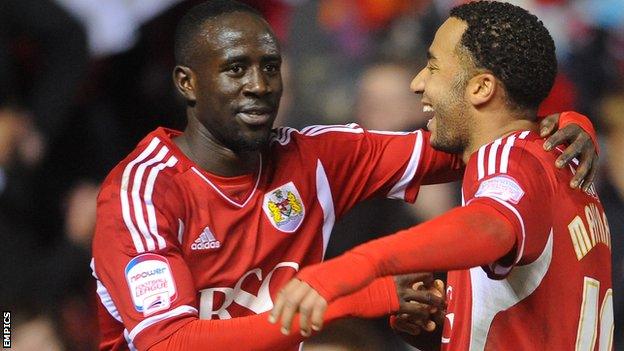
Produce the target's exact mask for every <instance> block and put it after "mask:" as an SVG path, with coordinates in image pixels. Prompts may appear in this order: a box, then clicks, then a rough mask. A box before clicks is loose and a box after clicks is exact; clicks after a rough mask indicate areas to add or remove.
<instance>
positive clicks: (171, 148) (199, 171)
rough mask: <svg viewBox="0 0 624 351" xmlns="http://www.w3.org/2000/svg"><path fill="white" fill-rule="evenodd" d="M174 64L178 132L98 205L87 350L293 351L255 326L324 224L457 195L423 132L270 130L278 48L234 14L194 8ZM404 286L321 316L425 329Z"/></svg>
mask: <svg viewBox="0 0 624 351" xmlns="http://www.w3.org/2000/svg"><path fill="white" fill-rule="evenodd" d="M175 50H176V61H177V66H176V67H175V68H174V71H173V79H174V83H175V86H176V88H177V89H178V91H179V92H180V94H181V95H182V96H183V97H184V98H185V100H186V103H187V110H186V117H187V120H188V125H187V127H186V129H185V130H184V132H179V131H175V130H170V129H165V128H159V129H157V130H155V131H154V132H152V133H150V134H149V135H148V136H147V137H145V139H143V140H142V141H141V142H140V143H139V144H138V146H137V147H136V149H135V150H134V151H133V152H132V153H131V154H130V155H129V156H128V157H126V158H125V159H124V160H123V161H122V162H121V163H120V164H119V165H118V166H117V167H115V168H114V169H113V170H112V171H111V173H110V174H109V176H108V177H107V179H106V180H105V181H104V183H103V185H102V190H101V192H100V194H99V197H98V214H97V224H96V233H95V237H94V240H93V257H94V260H93V272H94V276H95V277H96V279H97V280H98V294H99V296H100V298H101V302H102V303H101V304H100V307H101V311H100V312H101V313H100V316H99V318H100V325H101V330H102V335H103V339H102V343H101V349H106V350H125V349H139V350H146V349H150V350H203V349H208V348H209V349H214V350H293V349H296V348H297V347H298V344H299V342H300V341H301V339H302V335H301V334H300V333H299V330H298V328H296V327H295V328H293V329H291V330H296V331H297V332H296V333H293V334H291V335H290V336H284V335H282V334H281V333H280V330H279V328H278V327H277V326H275V325H272V324H270V323H269V322H268V321H267V318H268V311H269V310H270V309H271V308H272V307H273V301H274V299H275V297H276V294H277V292H278V291H279V289H280V288H281V287H282V286H283V285H284V284H285V283H286V282H287V281H288V280H289V279H291V278H292V277H293V276H294V275H295V274H296V272H297V271H298V270H299V269H300V268H302V267H305V266H308V265H311V264H314V263H318V262H320V261H321V260H322V258H323V255H324V253H325V250H326V248H327V244H328V241H329V239H330V235H331V230H332V226H333V224H334V222H335V221H336V220H337V219H338V218H340V217H341V216H342V215H343V214H344V213H345V212H346V211H348V210H349V209H350V208H351V207H353V206H354V205H355V204H356V203H358V202H360V201H362V200H364V199H366V198H369V197H372V196H386V197H390V198H395V199H401V200H406V201H414V199H415V197H416V194H417V192H418V188H419V186H420V185H421V184H427V183H432V182H443V181H449V180H455V179H458V178H459V177H460V176H461V173H462V172H463V170H462V168H461V167H460V162H459V158H458V157H457V156H454V155H450V154H446V153H442V152H438V151H435V150H433V149H432V148H430V147H428V140H429V135H428V133H426V132H424V131H415V132H410V133H389V132H374V131H367V130H364V129H362V128H360V127H359V126H357V125H354V124H351V125H346V126H311V127H307V128H304V129H303V130H301V131H298V130H295V129H291V128H278V129H272V124H273V121H274V119H275V116H276V113H277V109H278V106H279V101H280V96H281V94H282V80H281V74H280V63H281V53H280V47H279V44H278V42H277V39H276V38H275V35H274V34H273V32H272V31H271V29H270V28H269V26H268V24H267V23H266V21H265V20H264V19H263V18H262V17H261V16H260V15H259V14H258V13H257V12H256V11H255V10H253V9H251V8H249V7H247V6H245V5H242V4H240V3H237V2H233V1H226V0H214V1H210V2H206V3H204V4H201V5H198V6H197V7H195V8H193V9H192V10H191V11H190V12H189V13H188V14H187V15H185V16H184V17H183V18H182V19H181V21H180V24H179V27H178V31H177V33H176V49H175ZM571 127H573V126H571ZM574 128H576V129H574ZM570 130H572V131H573V132H572V133H571V134H573V135H581V137H582V138H581V140H584V141H585V143H583V142H581V143H580V144H579V143H576V144H573V147H572V149H571V150H572V153H571V154H575V151H577V152H578V151H579V150H583V152H584V154H588V155H589V156H593V155H594V150H593V148H592V143H591V142H590V141H589V139H588V137H587V134H586V133H579V132H578V130H579V129H578V127H573V128H572V129H570V128H568V129H567V131H568V133H569V132H570ZM574 131H576V132H574ZM557 135H559V136H561V135H565V133H563V134H561V133H559V134H557ZM588 160H589V164H590V165H591V162H592V159H591V157H590V158H589V159H588ZM553 162H554V161H553ZM587 170H589V168H587ZM580 173H582V172H580ZM585 175H587V172H585V173H582V174H579V177H580V178H583V177H584V176H585ZM405 279H408V280H410V279H411V280H413V281H414V282H415V281H420V280H426V279H427V275H417V276H413V277H407V278H403V280H397V282H396V283H395V281H394V280H393V279H392V278H391V277H384V278H381V279H377V280H374V281H372V282H371V283H370V284H367V285H366V286H365V287H364V288H363V289H362V290H360V291H358V292H355V293H354V294H351V295H348V296H346V297H345V298H344V299H339V300H337V301H335V302H333V303H332V304H331V305H330V306H329V310H330V311H329V312H328V314H327V316H326V317H327V318H326V321H330V320H333V319H335V318H339V317H344V316H360V317H375V316H382V315H385V314H390V313H396V312H399V311H400V312H401V313H414V314H417V313H421V314H423V310H422V309H421V308H420V307H418V305H417V304H412V303H408V302H407V301H409V300H420V301H427V300H428V299H430V298H432V299H434V300H435V296H434V295H432V293H429V292H427V291H414V290H412V289H411V288H410V286H411V284H405ZM437 300H438V301H437V302H438V303H441V301H440V299H439V298H438V299H437ZM426 311H428V309H425V312H426ZM424 314H426V313H424ZM302 332H303V334H305V335H308V333H307V332H308V330H307V329H306V330H303V331H302Z"/></svg>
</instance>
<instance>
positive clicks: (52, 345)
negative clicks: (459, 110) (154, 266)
mask: <svg viewBox="0 0 624 351" xmlns="http://www.w3.org/2000/svg"><path fill="white" fill-rule="evenodd" d="M198 2H199V1H196V0H187V1H182V0H2V1H0V264H1V268H0V283H1V289H0V307H1V308H2V310H3V311H5V310H9V311H11V312H12V323H13V325H12V327H13V335H12V336H13V348H14V349H16V350H63V349H64V350H92V349H94V348H95V347H96V342H97V322H96V318H95V306H96V304H97V303H98V301H97V298H96V296H95V293H94V290H95V289H94V285H95V284H94V281H93V280H92V279H91V278H90V270H89V260H90V241H91V235H92V232H93V224H94V218H95V197H96V195H97V191H98V183H99V182H100V181H101V180H102V179H103V177H104V176H105V175H106V173H107V172H108V170H110V169H111V168H112V167H113V166H114V165H115V164H116V163H117V162H118V161H119V160H120V159H121V158H122V157H124V156H125V154H126V153H127V152H129V151H130V150H131V149H132V147H133V146H134V145H135V143H136V142H137V141H138V140H140V139H141V138H142V137H143V136H144V135H145V134H147V133H148V132H149V131H151V130H152V129H154V128H155V127H156V126H159V125H165V126H169V127H173V128H182V127H183V125H184V109H183V104H182V101H181V99H180V98H178V97H177V96H176V95H175V93H174V90H173V86H172V84H171V69H172V67H173V64H174V61H173V55H172V52H173V50H172V46H173V42H172V38H173V30H174V28H175V23H176V21H177V19H179V18H180V16H181V14H183V13H184V12H185V10H186V9H188V8H189V7H191V6H192V5H194V4H196V3H198ZM246 2H247V3H249V4H251V5H252V6H255V7H256V8H258V9H259V10H260V11H262V12H263V13H264V14H265V16H266V17H267V18H268V20H269V22H270V23H271V25H272V27H273V28H274V29H275V31H276V33H277V35H278V36H279V38H280V39H281V41H282V43H283V51H284V56H285V63H284V69H283V75H284V81H285V91H284V97H283V100H282V106H281V110H280V115H279V117H278V121H277V124H279V125H288V126H293V127H302V126H304V125H308V124H319V123H344V122H349V121H357V122H358V123H360V124H362V125H363V126H365V127H369V128H373V129H389V130H410V129H414V128H418V127H423V126H424V125H425V123H426V121H425V120H424V118H423V116H422V112H420V111H421V110H422V108H421V106H420V103H419V99H418V98H417V97H415V96H414V95H413V94H411V93H410V92H409V89H408V84H409V81H410V80H411V78H412V77H413V76H414V74H415V73H416V72H417V71H418V69H419V67H421V66H422V65H423V63H424V60H425V53H426V48H427V46H428V44H429V43H430V42H431V40H432V38H433V35H434V33H435V30H436V28H437V26H438V25H439V24H440V23H441V21H443V20H444V18H445V17H446V14H447V12H448V9H449V8H450V7H451V6H453V5H454V4H456V3H457V2H458V1H454V0H439V1H431V0H318V1H312V0H248V1H246ZM513 3H516V4H518V5H520V6H523V7H525V8H527V9H529V10H530V11H532V12H533V13H535V14H537V15H538V16H539V17H540V18H541V19H542V20H543V21H544V23H545V24H546V26H547V27H548V28H549V30H550V31H551V34H552V35H553V37H554V38H555V41H556V45H557V55H558V58H559V62H560V71H559V76H558V78H557V81H556V86H555V88H554V90H553V92H552V94H551V97H550V98H549V99H548V101H547V102H546V103H545V104H544V106H543V107H542V112H550V111H559V110H566V109H575V110H578V111H581V112H583V113H585V114H587V115H589V116H590V117H591V118H592V120H593V122H594V124H595V125H596V126H597V128H598V131H599V133H600V136H601V143H602V153H601V163H602V165H601V169H600V174H599V177H598V180H597V185H598V189H599V193H600V195H601V196H602V199H603V202H604V206H605V208H606V210H607V215H608V218H609V221H610V225H611V232H612V237H613V240H612V243H613V253H614V262H613V263H614V266H613V272H614V286H615V293H614V295H615V315H616V330H615V336H616V340H617V341H616V342H617V343H618V344H617V345H618V346H616V350H624V331H622V329H621V326H622V323H623V322H624V298H623V296H622V292H623V291H624V290H623V288H624V237H623V235H624V137H622V135H623V134H624V0H520V1H513ZM456 193H457V184H455V185H441V186H433V187H426V189H424V190H423V192H422V194H421V196H420V197H419V200H418V203H417V204H416V205H415V206H408V205H404V204H400V203H394V202H390V201H383V200H381V201H379V200H376V201H373V202H369V203H365V204H363V205H362V206H360V207H358V208H357V209H356V211H354V212H353V213H352V214H350V215H349V216H347V218H345V219H344V220H343V221H342V222H341V223H339V224H338V225H337V227H336V229H335V231H336V233H335V235H334V236H333V238H334V239H336V240H333V241H332V243H331V246H330V249H329V254H330V255H335V254H338V253H340V252H342V251H343V250H345V249H346V248H348V247H351V246H353V245H354V244H355V243H357V242H358V241H361V240H363V239H362V238H363V237H364V238H372V237H374V236H375V235H379V234H383V233H389V232H392V231H394V230H396V229H399V228H403V227H406V226H409V225H411V224H414V223H417V222H418V221H422V220H425V219H427V218H431V217H432V216H435V215H437V214H439V213H441V212H444V211H445V210H447V209H449V208H450V207H452V206H454V205H456V204H457V201H458V199H457V196H456V195H455V194H456ZM562 293H565V292H562ZM383 324H384V321H377V322H372V323H371V322H361V321H348V322H345V323H342V324H341V325H339V326H337V327H336V329H335V330H334V331H333V332H332V333H328V334H326V335H325V336H324V337H323V338H319V340H317V342H316V345H315V346H314V345H311V346H310V347H309V348H308V349H309V350H391V349H396V350H401V349H407V348H405V347H404V346H401V345H400V344H399V343H398V342H397V341H396V340H395V339H393V338H392V337H390V336H389V334H388V331H387V330H385V329H384V328H383ZM618 326H619V328H618Z"/></svg>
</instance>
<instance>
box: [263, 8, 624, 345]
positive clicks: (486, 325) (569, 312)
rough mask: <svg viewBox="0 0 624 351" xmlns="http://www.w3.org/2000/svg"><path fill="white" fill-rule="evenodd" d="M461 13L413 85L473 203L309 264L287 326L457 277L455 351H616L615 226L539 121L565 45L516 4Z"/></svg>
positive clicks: (448, 332)
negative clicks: (378, 293) (393, 288)
mask: <svg viewBox="0 0 624 351" xmlns="http://www.w3.org/2000/svg"><path fill="white" fill-rule="evenodd" d="M450 14H451V17H450V18H449V19H448V20H447V21H446V22H444V24H442V26H441V27H440V28H439V29H438V31H437V33H436V35H435V39H434V41H433V43H432V44H431V47H430V49H429V60H428V63H427V66H426V67H425V68H423V69H422V70H421V71H420V72H419V73H418V75H417V76H416V77H415V78H414V80H413V81H412V84H411V88H412V90H413V91H414V92H416V93H417V94H421V95H422V100H423V104H424V105H425V106H426V109H427V110H431V111H433V112H434V115H433V118H432V119H431V121H430V123H429V129H430V130H431V137H430V140H429V141H430V143H431V145H432V146H433V147H434V148H436V149H438V150H443V151H446V152H452V153H458V154H459V155H461V158H462V160H463V162H464V164H466V172H465V174H464V179H463V184H462V199H463V206H462V207H459V208H456V209H453V210H451V211H449V212H448V213H446V214H444V215H442V216H440V217H438V218H435V219H433V220H431V221H428V222H425V223H423V224H421V225H419V226H416V227H413V228H410V229H407V230H405V231H402V232H399V233H397V234H395V235H392V236H389V237H385V238H382V239H378V240H376V241H373V242H369V243H367V244H363V245H361V246H359V247H356V248H355V249H353V250H351V251H349V252H347V253H345V254H344V255H343V256H340V257H338V258H335V259H333V260H329V261H327V262H325V263H321V264H319V265H315V266H311V267H307V268H304V269H303V270H302V271H301V272H300V273H299V274H298V275H297V277H298V279H293V280H292V281H290V282H289V283H288V284H287V285H286V287H285V288H284V289H283V290H282V292H281V293H280V294H279V295H278V299H277V301H276V302H275V307H274V310H273V312H272V316H271V320H273V321H278V320H281V323H282V325H284V326H286V328H287V327H288V325H289V324H290V322H291V321H292V320H293V313H294V312H295V311H297V310H299V311H301V315H300V317H299V320H300V326H301V327H302V328H303V329H308V328H313V329H317V330H318V329H320V327H321V326H322V324H323V321H322V319H321V317H322V316H323V311H324V309H325V306H326V304H327V302H328V301H329V302H331V301H333V300H334V299H335V298H336V297H338V296H342V295H344V294H345V293H349V292H352V291H356V290H357V289H359V288H361V287H362V286H365V285H366V284H368V283H369V282H370V281H371V280H372V279H375V278H378V277H383V276H386V275H388V274H400V273H402V272H410V271H449V274H448V288H447V300H448V301H447V302H448V311H447V314H446V324H445V326H444V331H443V334H442V337H441V343H442V349H443V350H461V351H463V350H470V351H480V350H524V351H528V350H536V351H538V350H611V349H612V342H613V335H614V334H613V333H614V325H613V291H612V289H611V240H610V232H609V226H608V223H607V218H606V216H605V214H604V210H603V208H602V205H601V203H600V200H599V198H598V196H597V194H596V192H595V190H594V188H593V186H589V187H588V189H587V190H585V191H578V190H573V189H571V188H570V187H569V186H568V184H569V183H570V181H571V179H572V177H573V176H574V173H575V171H576V169H577V168H576V166H575V165H572V166H570V167H565V168H562V169H558V168H556V167H555V166H554V161H555V157H556V154H553V153H548V152H545V151H544V150H543V144H544V140H543V139H541V138H540V137H539V135H538V134H537V133H536V128H535V127H536V126H535V123H534V121H535V118H536V111H537V107H538V106H539V104H540V103H541V102H542V101H543V100H544V98H545V97H546V96H547V95H548V93H549V91H550V89H551V87H552V84H553V82H554V78H555V74H556V69H557V62H556V58H555V47H554V43H553V40H552V38H551V37H550V35H549V33H548V31H547V30H546V28H545V27H544V26H543V24H542V23H541V21H539V20H538V19H537V17H535V16H534V15H531V14H530V13H528V12H527V11H526V10H524V9H522V8H520V7H517V6H514V5H511V4H508V3H501V2H490V1H479V2H471V3H468V4H465V5H461V6H458V7H456V8H454V9H453V10H451V13H450ZM299 320H298V321H299ZM310 323H312V324H310Z"/></svg>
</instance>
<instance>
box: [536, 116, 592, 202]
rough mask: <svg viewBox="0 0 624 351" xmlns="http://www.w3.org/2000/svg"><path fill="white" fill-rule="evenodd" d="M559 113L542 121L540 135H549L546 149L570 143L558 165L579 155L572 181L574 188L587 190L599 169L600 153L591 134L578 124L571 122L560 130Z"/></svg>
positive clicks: (561, 165)
mask: <svg viewBox="0 0 624 351" xmlns="http://www.w3.org/2000/svg"><path fill="white" fill-rule="evenodd" d="M558 124H559V114H554V115H549V116H548V117H546V118H544V119H542V120H541V121H540V126H539V128H540V135H541V136H542V137H547V136H548V139H547V140H546V142H544V149H546V150H548V151H550V150H552V149H553V148H554V147H556V146H557V145H561V144H566V145H568V146H567V147H566V148H565V150H563V153H562V154H561V155H560V156H559V157H558V158H557V161H556V163H555V164H556V166H557V167H558V168H562V167H563V166H565V165H567V164H568V163H570V162H572V159H574V158H575V157H578V159H579V165H578V168H577V169H576V173H575V174H574V177H573V178H572V180H571V181H570V186H571V187H572V188H579V187H581V188H582V189H583V190H585V191H587V190H588V189H589V187H590V186H591V184H592V182H593V181H594V178H595V177H596V172H597V170H598V154H597V152H596V151H597V150H596V146H595V145H594V142H593V141H592V138H591V136H590V135H589V134H588V133H587V132H586V131H585V130H583V128H581V127H580V126H579V125H577V124H569V125H567V126H565V127H563V128H561V129H559V130H557V126H558Z"/></svg>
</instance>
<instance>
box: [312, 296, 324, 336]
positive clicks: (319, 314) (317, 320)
mask: <svg viewBox="0 0 624 351" xmlns="http://www.w3.org/2000/svg"><path fill="white" fill-rule="evenodd" d="M314 293H315V294H316V295H317V298H316V303H315V305H314V308H313V310H312V319H311V320H312V329H314V330H315V331H320V330H321V329H322V328H323V316H324V315H325V311H326V310H327V301H325V299H324V298H323V297H322V296H320V295H319V294H318V293H317V292H316V291H315V292H314Z"/></svg>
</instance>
